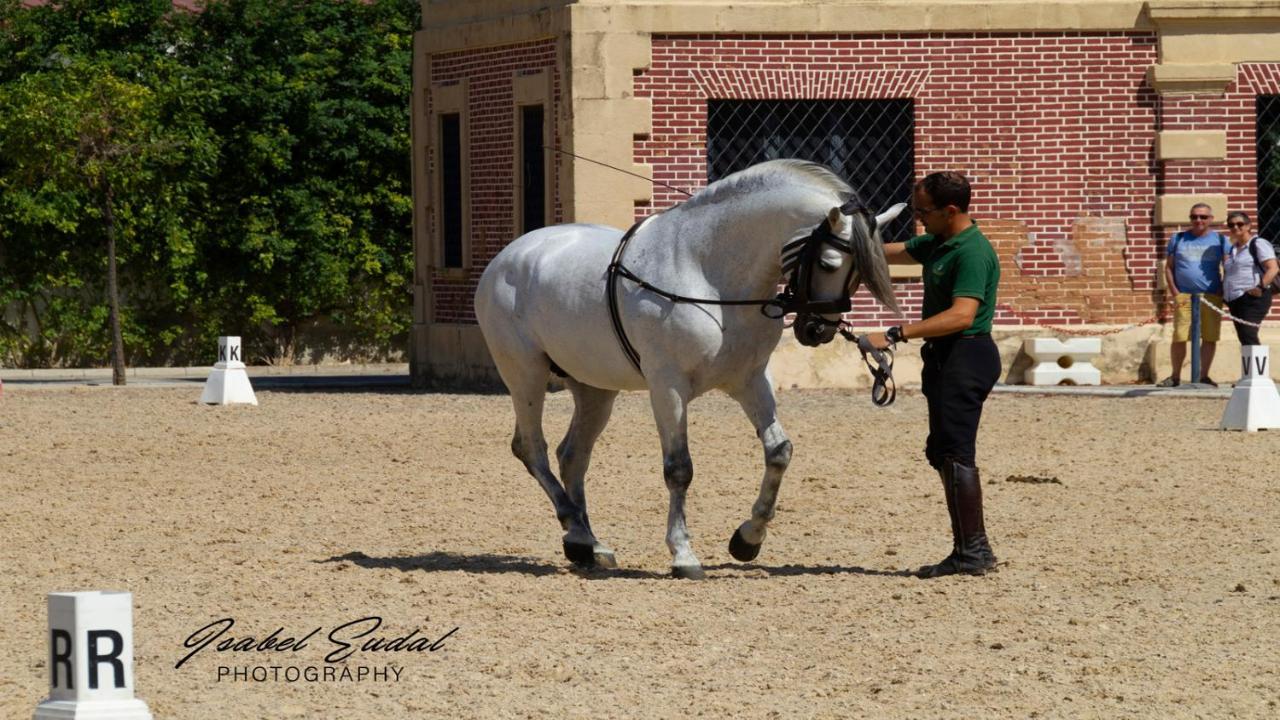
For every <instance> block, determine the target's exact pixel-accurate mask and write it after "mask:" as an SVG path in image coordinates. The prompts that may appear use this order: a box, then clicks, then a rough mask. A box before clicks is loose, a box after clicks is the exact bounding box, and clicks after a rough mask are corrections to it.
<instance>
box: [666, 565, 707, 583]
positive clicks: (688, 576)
mask: <svg viewBox="0 0 1280 720" xmlns="http://www.w3.org/2000/svg"><path fill="white" fill-rule="evenodd" d="M671 577H674V578H677V579H680V580H706V579H707V573H706V571H704V570H703V569H702V566H701V565H672V566H671Z"/></svg>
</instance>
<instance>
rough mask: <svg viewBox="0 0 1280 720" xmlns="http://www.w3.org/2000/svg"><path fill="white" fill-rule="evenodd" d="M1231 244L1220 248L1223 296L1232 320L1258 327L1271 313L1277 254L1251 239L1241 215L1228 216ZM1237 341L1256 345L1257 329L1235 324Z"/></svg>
mask: <svg viewBox="0 0 1280 720" xmlns="http://www.w3.org/2000/svg"><path fill="white" fill-rule="evenodd" d="M1227 230H1228V231H1229V233H1230V235H1229V240H1230V243H1229V244H1228V245H1227V247H1225V248H1223V256H1222V269H1223V282H1222V295H1223V297H1224V298H1225V299H1226V301H1227V307H1228V308H1229V309H1230V310H1231V315H1232V317H1235V318H1239V319H1240V320H1244V321H1247V322H1251V323H1255V324H1256V323H1261V322H1262V319H1263V318H1265V317H1266V316H1267V313H1269V312H1271V296H1272V294H1273V293H1272V291H1271V281H1272V280H1275V278H1276V275H1277V274H1280V267H1278V266H1277V264H1276V251H1275V248H1274V247H1272V245H1271V243H1270V242H1268V241H1267V240H1265V239H1263V238H1260V237H1258V236H1257V235H1254V234H1253V232H1252V229H1251V227H1250V223H1249V216H1248V215H1246V214H1244V213H1242V212H1240V211H1236V212H1232V213H1229V214H1228V215H1227ZM1235 326H1236V337H1238V338H1240V344H1241V345H1257V344H1259V343H1258V328H1255V327H1252V326H1250V325H1245V324H1244V323H1240V322H1237V323H1235Z"/></svg>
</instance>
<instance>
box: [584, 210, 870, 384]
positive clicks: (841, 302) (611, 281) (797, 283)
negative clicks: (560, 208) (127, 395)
mask: <svg viewBox="0 0 1280 720" xmlns="http://www.w3.org/2000/svg"><path fill="white" fill-rule="evenodd" d="M840 211H841V212H842V213H844V214H845V215H852V214H854V213H858V214H860V215H862V216H863V218H864V219H865V220H866V222H867V227H868V230H869V232H870V233H871V236H872V237H875V232H876V221H875V215H874V214H872V213H871V211H870V210H869V209H867V208H865V207H862V206H860V205H857V204H855V203H854V201H853V200H850V201H848V202H846V203H845V204H844V205H842V206H841V207H840ZM647 219H648V218H645V220H647ZM645 220H640V221H639V222H637V223H635V224H634V225H632V226H631V228H630V229H629V230H627V232H626V233H624V234H623V236H622V239H621V240H619V241H618V247H617V249H616V250H614V252H613V260H612V261H611V262H610V263H609V268H608V271H607V273H606V282H605V295H606V298H607V299H608V302H609V320H610V321H611V322H612V323H613V331H614V334H615V335H617V337H618V342H619V344H620V345H622V352H623V353H624V354H625V355H626V356H627V360H629V361H630V362H631V365H632V367H634V368H635V369H636V372H638V373H640V375H641V376H642V377H643V375H644V371H643V370H641V369H640V354H639V353H638V352H636V349H635V347H634V346H633V345H632V344H631V341H630V340H629V339H627V333H626V330H625V328H623V326H622V316H621V315H620V314H619V313H618V291H617V288H618V278H620V277H622V278H626V279H628V280H630V281H632V282H634V283H636V284H637V285H638V286H639V287H641V288H643V289H644V290H647V291H649V292H651V293H653V294H655V295H658V296H660V297H663V298H666V299H667V300H670V301H671V302H673V303H678V304H691V305H724V306H744V305H758V306H759V307H760V314H761V315H764V316H765V317H767V318H769V319H770V320H781V319H782V318H783V317H785V316H786V315H787V314H789V313H801V312H804V313H811V314H813V315H815V316H817V315H823V314H835V313H845V312H848V311H849V309H850V308H851V307H852V301H851V300H850V298H849V296H848V292H846V293H845V295H844V297H843V298H840V299H837V300H810V299H809V297H810V293H811V290H812V288H811V285H812V272H813V264H814V257H813V256H814V254H815V253H818V252H820V251H821V249H822V246H823V245H830V246H832V247H834V248H836V249H837V250H839V251H841V252H843V253H845V254H847V255H852V253H853V245H852V242H851V241H849V240H845V239H843V238H841V237H840V236H838V235H836V234H835V233H833V232H831V229H830V227H829V226H828V224H827V222H826V220H823V221H822V222H820V223H818V225H817V227H815V228H814V229H813V232H811V233H809V235H808V236H806V237H804V238H800V239H798V240H793V241H791V242H789V243H787V244H786V245H784V246H783V248H782V268H783V272H784V273H785V275H786V277H787V284H786V286H785V287H784V288H783V290H782V292H780V293H778V294H777V295H775V296H774V297H771V298H753V299H747V300H720V299H717V298H696V297H689V296H686V295H679V294H677V293H673V292H670V291H669V290H663V289H662V288H660V287H658V286H656V285H653V284H652V283H650V282H648V281H646V280H644V279H643V278H641V277H640V276H638V275H636V274H635V273H634V272H632V271H631V270H630V269H628V268H627V266H625V265H623V264H622V257H623V254H624V253H626V250H627V245H628V244H630V242H631V238H632V237H633V236H634V235H635V233H636V230H638V229H639V228H640V226H641V225H642V224H644V222H645ZM855 271H856V269H855V268H854V266H853V263H852V262H850V263H849V271H848V274H847V275H846V276H845V289H846V291H847V290H848V287H849V283H850V282H851V281H852V279H853V274H854V272H855ZM819 319H821V320H822V322H824V323H828V324H836V325H839V324H840V323H841V322H842V321H839V320H837V321H828V320H826V319H825V318H819ZM863 356H864V360H865V356H866V353H865V352H864V353H863ZM872 399H873V400H874V399H875V398H874V396H873V398H872ZM889 402H893V400H892V399H890V400H889ZM877 404H879V403H877Z"/></svg>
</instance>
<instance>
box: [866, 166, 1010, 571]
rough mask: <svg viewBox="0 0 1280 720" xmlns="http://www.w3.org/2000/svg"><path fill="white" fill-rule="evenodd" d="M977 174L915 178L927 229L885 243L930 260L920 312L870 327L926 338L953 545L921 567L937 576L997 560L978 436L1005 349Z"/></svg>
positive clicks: (927, 382)
mask: <svg viewBox="0 0 1280 720" xmlns="http://www.w3.org/2000/svg"><path fill="white" fill-rule="evenodd" d="M969 196H970V188H969V181H968V179H966V178H965V177H964V176H963V175H961V174H960V173H956V172H941V173H933V174H932V175H929V176H928V177H926V178H925V179H924V180H921V181H920V182H919V183H918V184H917V185H916V187H915V192H914V194H913V197H912V204H913V205H914V206H915V214H916V217H917V218H918V219H919V220H920V222H921V223H922V224H923V225H924V229H925V232H926V234H925V235H921V236H919V237H915V238H912V239H911V240H908V241H907V242H905V243H889V244H887V245H885V248H884V249H885V256H886V257H887V258H888V260H889V262H891V263H894V262H898V263H902V262H910V261H913V260H914V261H915V262H918V263H920V264H921V265H922V266H923V271H922V277H923V280H924V308H923V311H922V313H921V320H920V322H916V323H910V324H907V325H895V326H894V327H891V328H889V330H888V331H887V332H884V333H874V334H872V335H871V336H870V340H871V343H872V344H873V345H875V346H876V347H878V348H885V347H888V346H890V345H892V344H894V343H898V342H905V341H907V340H908V339H915V338H922V339H924V341H925V343H924V348H923V349H922V350H921V351H920V357H921V359H922V360H923V361H924V368H923V370H922V373H921V381H922V384H923V390H924V395H925V398H926V400H927V401H928V405H929V437H928V440H927V441H926V442H925V451H924V454H925V457H926V458H927V459H928V460H929V464H930V465H932V466H933V468H934V469H935V470H937V471H938V474H939V475H940V476H941V477H942V488H943V493H944V494H945V495H946V498H947V512H948V513H949V514H950V515H951V537H952V547H951V554H950V555H948V556H947V557H946V559H944V560H943V561H942V562H940V563H938V564H937V565H926V566H924V567H922V568H920V570H918V571H917V573H916V574H917V575H918V576H919V577H925V578H931V577H939V576H942V575H955V574H958V573H964V574H968V575H982V574H984V573H986V572H987V571H988V570H992V569H994V568H995V566H996V556H995V554H994V553H992V552H991V545H990V543H988V541H987V531H986V527H985V525H984V523H983V520H982V483H981V480H980V479H979V477H978V468H977V463H976V460H975V453H976V450H975V445H976V442H977V438H978V421H979V420H980V419H981V417H982V405H983V403H984V402H986V399H987V395H989V394H990V393H991V388H992V387H993V386H994V385H995V384H996V380H997V379H998V378H999V377H1000V353H999V351H998V350H997V349H996V345H995V343H994V342H992V340H991V319H992V317H993V316H994V315H995V307H996V286H997V285H999V284H1000V261H999V259H998V258H997V257H996V253H995V250H993V249H992V247H991V243H990V242H989V241H988V240H987V238H986V236H984V235H983V234H982V232H981V231H980V230H979V229H978V225H977V223H975V222H973V220H971V219H970V218H969Z"/></svg>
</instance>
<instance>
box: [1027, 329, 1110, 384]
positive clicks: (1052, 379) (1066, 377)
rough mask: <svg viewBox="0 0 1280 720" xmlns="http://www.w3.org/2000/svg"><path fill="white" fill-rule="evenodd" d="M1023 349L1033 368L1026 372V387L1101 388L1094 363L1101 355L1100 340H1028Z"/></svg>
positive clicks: (1100, 381)
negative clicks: (1063, 385)
mask: <svg viewBox="0 0 1280 720" xmlns="http://www.w3.org/2000/svg"><path fill="white" fill-rule="evenodd" d="M1022 347H1023V349H1024V350H1025V351H1026V353H1027V354H1028V355H1030V356H1031V359H1032V360H1034V361H1035V362H1036V364H1035V365H1034V366H1033V367H1031V368H1030V369H1029V370H1027V373H1026V376H1025V377H1026V382H1027V384H1028V385H1061V384H1062V383H1069V384H1071V385H1101V384H1102V372H1101V371H1099V370H1098V368H1096V367H1094V366H1093V359H1094V358H1095V357H1097V356H1098V355H1100V354H1101V353H1102V338H1072V339H1070V340H1068V341H1066V342H1063V341H1061V340H1058V339H1056V338H1029V339H1028V340H1027V341H1026V342H1025V343H1023V346H1022Z"/></svg>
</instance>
